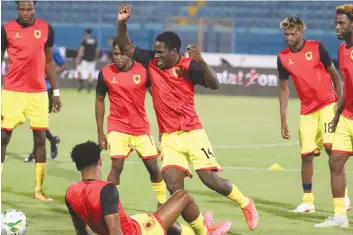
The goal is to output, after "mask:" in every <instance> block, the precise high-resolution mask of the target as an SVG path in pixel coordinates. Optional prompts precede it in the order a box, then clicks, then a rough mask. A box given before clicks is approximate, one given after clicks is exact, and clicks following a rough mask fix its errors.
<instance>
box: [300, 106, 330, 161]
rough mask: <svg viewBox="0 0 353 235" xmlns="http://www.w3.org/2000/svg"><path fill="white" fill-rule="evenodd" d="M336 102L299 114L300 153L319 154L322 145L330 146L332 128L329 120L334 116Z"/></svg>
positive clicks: (303, 154)
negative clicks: (314, 110) (305, 113)
mask: <svg viewBox="0 0 353 235" xmlns="http://www.w3.org/2000/svg"><path fill="white" fill-rule="evenodd" d="M335 111H336V103H332V104H329V105H327V106H325V107H323V108H322V109H320V110H318V111H316V112H313V113H310V114H307V115H300V127H299V139H300V145H301V155H302V157H304V156H309V155H312V154H314V155H316V156H318V155H320V150H321V149H322V147H323V146H331V145H332V142H333V135H334V130H333V128H332V127H331V121H332V119H333V117H334V116H335Z"/></svg>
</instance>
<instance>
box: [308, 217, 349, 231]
mask: <svg viewBox="0 0 353 235" xmlns="http://www.w3.org/2000/svg"><path fill="white" fill-rule="evenodd" d="M314 227H316V228H332V227H340V228H348V227H349V222H348V219H347V216H346V215H336V216H329V217H328V218H327V219H325V221H324V222H322V223H320V224H315V225H314Z"/></svg>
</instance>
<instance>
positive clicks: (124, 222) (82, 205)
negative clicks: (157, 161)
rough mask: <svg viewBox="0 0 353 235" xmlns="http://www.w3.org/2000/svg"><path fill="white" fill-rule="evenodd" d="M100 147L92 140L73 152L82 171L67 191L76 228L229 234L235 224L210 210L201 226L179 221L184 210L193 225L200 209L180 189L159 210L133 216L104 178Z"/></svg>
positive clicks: (102, 233)
mask: <svg viewBox="0 0 353 235" xmlns="http://www.w3.org/2000/svg"><path fill="white" fill-rule="evenodd" d="M100 153H101V149H100V147H99V146H98V145H97V144H96V143H94V142H91V141H87V142H85V143H82V144H78V145H76V146H75V147H74V148H73V149H72V152H71V158H72V161H73V162H74V163H75V164H76V168H77V170H78V171H80V172H81V176H82V181H79V182H75V183H73V184H71V185H70V186H69V187H68V189H67V191H66V195H65V202H66V206H67V208H68V210H69V213H70V215H71V218H72V222H73V225H74V227H75V231H76V233H77V234H79V235H88V232H87V230H86V225H87V226H88V227H90V229H91V230H92V231H93V232H94V233H96V234H99V235H113V234H114V235H122V234H124V235H166V234H167V231H168V234H170V235H172V234H173V235H225V234H227V233H228V232H229V230H230V227H231V222H230V221H224V222H221V223H218V224H214V222H213V216H212V214H211V213H209V212H206V213H205V217H204V220H203V221H201V226H199V227H195V228H194V229H191V228H190V227H189V226H184V225H181V224H179V223H178V222H176V221H177V219H178V217H179V216H180V215H181V214H182V216H183V217H184V219H185V220H186V221H189V224H190V225H191V226H192V222H190V221H195V219H196V218H198V217H199V214H200V210H199V208H198V207H197V205H196V203H195V201H194V200H193V198H192V197H191V196H190V194H188V193H187V192H186V191H184V190H180V191H178V192H176V193H175V194H173V195H172V197H171V198H169V200H168V201H167V202H166V203H165V204H164V205H163V206H162V207H161V208H159V209H158V210H157V211H156V212H154V213H144V214H138V215H134V216H131V217H129V216H128V215H127V214H126V212H125V210H124V208H123V206H122V203H121V201H120V200H119V192H118V190H117V188H116V187H115V185H114V184H113V183H111V182H108V181H105V180H101V174H102V172H101V166H102V159H101V157H100Z"/></svg>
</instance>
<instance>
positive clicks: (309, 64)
mask: <svg viewBox="0 0 353 235" xmlns="http://www.w3.org/2000/svg"><path fill="white" fill-rule="evenodd" d="M281 28H283V29H284V35H285V38H286V41H287V44H288V47H287V48H285V49H284V50H283V51H281V52H280V53H279V54H278V58H277V68H278V73H279V79H280V110H281V111H280V113H281V132H282V136H283V138H284V139H290V135H289V131H288V125H287V120H286V115H287V114H286V113H287V105H288V78H289V76H291V77H292V79H293V82H294V85H295V87H296V90H297V93H298V96H299V99H300V102H301V111H300V128H299V132H300V134H299V138H300V145H301V156H302V172H301V177H302V186H303V190H304V196H303V202H302V203H301V204H299V206H298V207H297V208H296V209H294V210H291V211H290V212H293V213H305V212H315V205H314V196H313V193H312V177H313V168H314V167H313V158H314V156H319V155H320V150H321V149H322V147H325V150H326V153H327V154H328V155H330V152H331V145H332V141H333V134H334V129H333V127H332V125H331V121H332V119H333V117H334V116H335V109H336V101H337V100H338V99H341V82H340V77H339V75H338V73H337V71H336V69H335V66H334V65H333V63H332V60H331V58H330V56H329V54H328V52H327V50H326V49H325V48H324V46H323V45H322V44H321V43H320V42H319V41H314V40H305V39H304V29H305V28H306V27H305V23H304V22H303V21H302V20H301V19H300V18H299V17H289V18H286V19H284V20H283V21H282V22H281ZM332 83H333V85H334V88H332ZM347 194H348V191H347ZM346 208H347V210H349V209H351V205H350V201H349V198H348V195H347V196H346Z"/></svg>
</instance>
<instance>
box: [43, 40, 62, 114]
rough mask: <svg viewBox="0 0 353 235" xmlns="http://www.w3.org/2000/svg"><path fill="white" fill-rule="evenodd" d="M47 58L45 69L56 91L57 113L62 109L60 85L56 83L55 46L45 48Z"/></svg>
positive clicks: (54, 107) (55, 108) (54, 105)
mask: <svg viewBox="0 0 353 235" xmlns="http://www.w3.org/2000/svg"><path fill="white" fill-rule="evenodd" d="M45 58H46V63H45V71H46V73H47V77H48V80H49V82H50V85H51V87H52V89H53V93H54V101H53V112H55V113H57V112H59V111H60V109H61V100H60V93H59V89H58V85H57V83H56V77H55V72H56V71H55V64H54V60H53V47H47V48H45Z"/></svg>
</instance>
